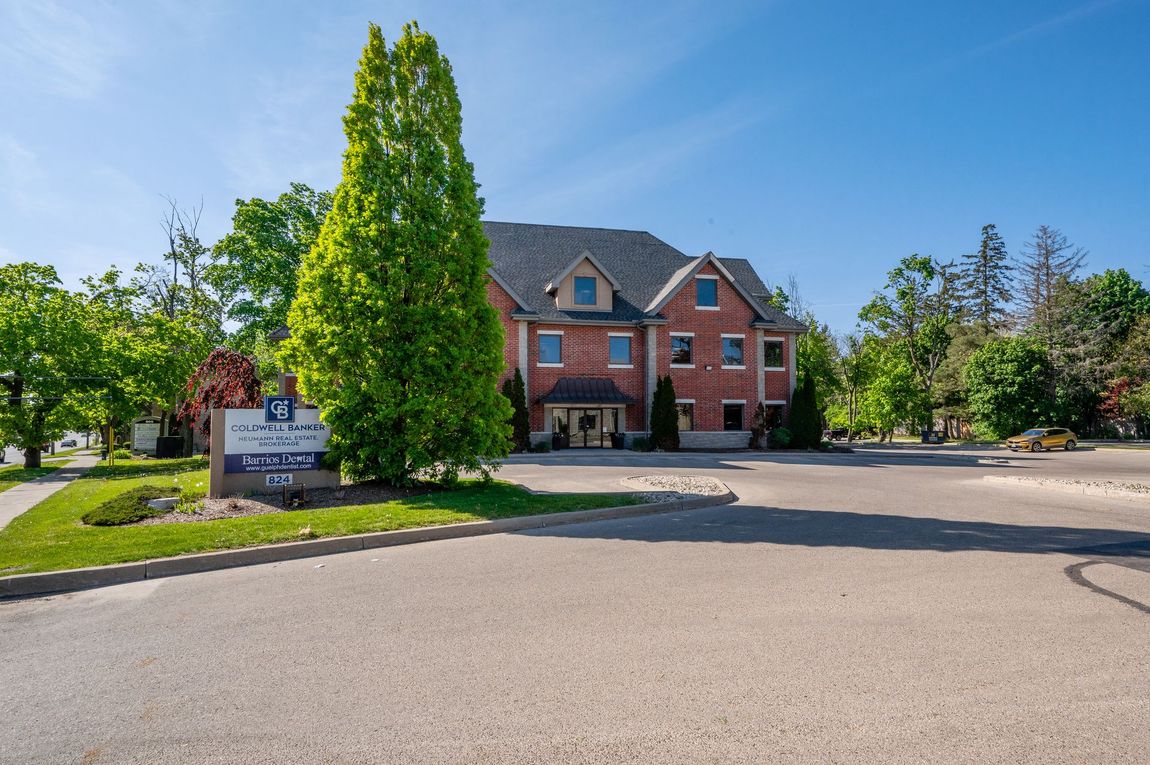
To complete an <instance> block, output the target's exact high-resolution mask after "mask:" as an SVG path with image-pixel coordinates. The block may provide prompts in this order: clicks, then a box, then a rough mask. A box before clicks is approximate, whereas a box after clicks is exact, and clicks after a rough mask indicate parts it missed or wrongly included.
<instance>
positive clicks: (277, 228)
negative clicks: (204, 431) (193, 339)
mask: <svg viewBox="0 0 1150 765" xmlns="http://www.w3.org/2000/svg"><path fill="white" fill-rule="evenodd" d="M331 204H332V195H331V193H330V192H327V191H315V190H313V189H311V188H310V187H308V186H306V185H305V184H302V183H293V184H291V189H290V190H289V191H286V192H284V193H283V194H280V196H279V198H277V199H274V200H271V201H268V200H264V199H259V198H256V197H253V198H252V199H237V200H236V212H235V214H234V215H233V216H232V230H231V232H230V233H228V234H227V235H226V236H224V237H223V238H222V239H220V241H218V242H216V245H215V247H214V248H213V251H214V252H215V255H216V257H217V258H219V261H218V262H217V263H216V264H215V265H214V266H212V267H211V268H210V269H209V272H208V278H209V280H210V281H211V282H212V284H213V285H214V286H215V287H216V289H217V290H218V291H219V293H220V294H221V295H222V296H223V299H224V303H225V304H227V305H228V313H227V317H228V319H229V320H231V321H234V322H238V323H239V324H240V327H239V329H237V330H236V331H235V332H234V333H233V334H232V336H231V338H230V340H229V344H230V345H232V346H233V347H235V348H237V349H239V350H241V351H243V352H244V353H249V354H250V353H254V352H256V351H257V350H258V348H257V346H258V345H259V341H260V340H261V339H262V338H264V337H266V336H267V335H268V334H269V333H271V332H273V331H275V330H276V329H279V328H280V327H282V326H283V325H284V324H286V323H287V314H288V309H289V308H290V307H291V303H292V300H294V299H295V293H296V279H297V275H298V271H299V267H300V264H301V263H302V262H303V258H304V255H306V254H307V253H308V252H309V251H310V250H311V248H312V247H313V246H315V243H316V240H317V239H318V238H319V232H320V228H321V227H322V226H323V222H324V219H325V218H326V217H327V214H328V212H330V211H331Z"/></svg>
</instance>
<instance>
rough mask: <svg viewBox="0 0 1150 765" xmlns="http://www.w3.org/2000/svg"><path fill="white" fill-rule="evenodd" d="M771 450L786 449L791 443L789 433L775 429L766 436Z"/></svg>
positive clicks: (783, 429)
mask: <svg viewBox="0 0 1150 765" xmlns="http://www.w3.org/2000/svg"><path fill="white" fill-rule="evenodd" d="M768 440H769V441H770V444H771V448H772V449H786V448H787V446H788V445H789V444H790V443H791V431H789V430H787V429H786V428H775V429H774V430H772V431H771V432H770V435H769V436H768Z"/></svg>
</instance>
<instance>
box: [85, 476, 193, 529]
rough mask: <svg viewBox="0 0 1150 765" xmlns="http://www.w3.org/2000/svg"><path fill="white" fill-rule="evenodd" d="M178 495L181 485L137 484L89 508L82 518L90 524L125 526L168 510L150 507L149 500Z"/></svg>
mask: <svg viewBox="0 0 1150 765" xmlns="http://www.w3.org/2000/svg"><path fill="white" fill-rule="evenodd" d="M178 496H180V487H179V486H137V487H136V488H134V489H129V490H128V491H126V492H124V493H123V494H118V495H116V496H115V497H112V498H111V499H109V500H108V501H107V502H105V503H104V504H102V505H100V506H99V507H97V508H95V509H92V510H89V511H88V512H86V513H84V514H83V515H82V516H80V520H82V521H83V522H84V523H86V524H88V525H89V526H123V525H124V524H126V523H135V522H136V521H142V520H144V519H145V518H152V517H154V516H157V515H163V514H164V513H166V512H168V511H167V510H157V509H155V508H154V507H148V500H150V499H163V498H164V497H178Z"/></svg>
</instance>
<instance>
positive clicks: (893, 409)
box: [858, 337, 927, 441]
mask: <svg viewBox="0 0 1150 765" xmlns="http://www.w3.org/2000/svg"><path fill="white" fill-rule="evenodd" d="M864 349H865V353H866V355H867V364H868V367H869V372H870V374H869V380H868V381H867V384H866V386H865V387H864V388H863V391H862V393H861V394H860V396H859V413H858V422H859V423H860V425H861V426H863V427H870V428H874V429H876V430H878V434H879V440H880V441H882V440H883V439H884V438H888V439H889V438H890V437H891V436H892V435H893V434H894V430H895V428H897V427H900V426H903V425H908V424H911V423H913V422H914V421H915V420H921V418H922V411H923V409H924V408H925V407H926V406H927V404H926V402H925V401H924V397H925V393H924V392H923V390H922V388H921V387H920V386H919V384H918V380H917V379H916V377H915V373H914V368H913V367H912V366H911V364H910V361H909V360H908V359H907V354H906V348H905V346H904V344H902V343H899V342H891V341H883V340H879V339H877V338H871V337H868V338H866V342H865V345H864Z"/></svg>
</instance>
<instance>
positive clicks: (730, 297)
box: [487, 264, 794, 445]
mask: <svg viewBox="0 0 1150 765" xmlns="http://www.w3.org/2000/svg"><path fill="white" fill-rule="evenodd" d="M700 273H701V274H704V275H711V276H718V277H719V279H718V296H719V310H718V311H701V310H698V309H697V308H696V307H695V285H694V283H693V281H692V283H689V284H687V285H685V286H684V287H683V289H682V290H681V291H680V292H679V294H678V295H676V296H675V297H674V298H672V299H671V301H670V302H669V303H668V304H667V305H666V306H665V307H664V308H663V310H662V314H663V315H664V316H665V317H667V319H668V320H669V322H668V324H666V325H662V326H658V327H655V328H654V331H655V332H656V337H657V352H656V370H657V372H658V374H659V375H666V374H668V373H669V374H670V375H671V379H672V380H673V381H674V383H675V395H676V397H677V398H681V399H682V398H685V399H694V400H695V430H696V431H720V432H721V431H722V430H723V404H722V401H723V400H724V399H727V400H742V401H745V402H746V403H745V405H744V409H743V419H744V430H746V429H749V428H750V419H751V415H752V413H753V412H754V408H755V405H756V404H757V403H758V400H759V375H763V377H764V388H763V393H764V398H765V399H766V400H768V401H789V400H790V372H789V370H787V369H784V370H783V371H771V372H763V371H762V369H761V355H760V354H761V351H760V349H759V348H757V347H756V345H757V342H758V341H757V333H756V331H755V329H753V328H752V327H751V326H750V322H751V321H752V319H753V318H754V311H753V310H752V309H751V307H750V306H749V305H747V304H746V303H745V302H744V301H743V299H742V298H741V297H740V296H739V294H738V292H736V291H735V289H734V287H732V286H731V285H730V284H729V283H728V282H727V281H726V280H725V279H724V278H722V276H721V275H720V274H719V272H718V270H717V269H716V268H715V267H714V265H713V264H708V265H707V266H705V267H704V268H703V269H702V271H701V272H700ZM487 292H488V297H489V299H490V300H491V304H492V305H493V306H495V308H496V310H497V311H498V312H499V317H500V321H501V322H502V324H503V329H504V335H505V338H506V342H505V345H504V349H503V358H504V362H505V363H506V365H507V369H506V372H505V374H504V375H503V378H501V383H502V379H506V378H507V377H509V376H511V374H513V372H514V370H515V367H516V366H517V365H518V363H519V322H516V321H514V320H513V319H511V312H512V311H513V310H515V309H516V308H518V305H517V304H516V302H515V301H514V300H513V299H512V298H511V297H510V296H509V295H508V294H507V292H506V291H505V290H504V289H503V288H502V287H500V286H499V285H498V284H497V283H496V282H494V281H489V282H488V285H487ZM541 332H562V333H563V359H562V361H563V366H562V367H541V366H539V365H538V364H539V339H538V338H539V334H540V333H541ZM646 332H647V330H645V329H644V328H641V327H633V326H619V325H581V324H546V323H532V324H529V325H528V332H527V369H526V370H524V372H525V376H526V379H527V402H528V406H529V408H530V411H531V430H532V431H533V432H535V433H541V432H544V431H546V430H547V429H548V424H547V423H546V419H545V418H546V414H545V409H544V406H543V405H542V404H537V403H535V401H536V400H537V399H538V398H539V397H540V396H543V395H546V394H547V393H548V392H549V391H550V390H551V389H552V388H553V387H554V386H555V383H556V382H557V381H558V380H559V378H561V377H607V378H610V379H612V380H614V382H615V385H616V387H618V388H619V390H621V391H622V392H623V393H625V394H626V395H628V396H630V397H632V398H634V399H635V400H636V401H637V402H638V403H637V404H635V405H631V406H628V407H627V408H626V413H625V417H626V423H625V429H626V430H627V431H629V432H642V431H646V430H647V417H648V412H647V391H646V363H647V353H646V351H647V336H646ZM673 332H692V333H694V342H693V344H692V357H693V362H694V369H683V368H679V367H676V368H671V365H670V363H671V334H672V333H673ZM610 333H630V334H631V368H630V369H612V368H609V367H608V363H609V359H610V348H609V341H608V337H609V334H610ZM723 334H736V335H743V360H744V364H743V366H744V367H745V369H723V368H722V366H723V364H722V337H721V336H722V335H723ZM765 334H766V335H767V336H768V337H781V338H783V343H784V347H783V359H784V366H785V365H786V364H788V363H789V359H790V352H791V348H790V346H791V344H792V343H793V341H794V336H793V335H791V334H785V333H782V332H775V331H772V330H769V329H768V330H766V332H765ZM707 365H710V366H711V370H710V371H708V370H707V369H706V366H707ZM732 438H734V436H733V435H732ZM736 440H737V439H736ZM744 440H745V439H744ZM688 441H690V437H689V438H688ZM732 443H733V442H732ZM699 445H702V443H701V442H700V444H699ZM708 445H709V444H708Z"/></svg>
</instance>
